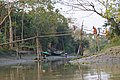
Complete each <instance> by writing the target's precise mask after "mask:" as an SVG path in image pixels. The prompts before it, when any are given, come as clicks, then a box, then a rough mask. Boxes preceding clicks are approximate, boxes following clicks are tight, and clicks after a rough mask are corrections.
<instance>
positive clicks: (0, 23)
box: [0, 9, 12, 27]
mask: <svg viewBox="0 0 120 80" xmlns="http://www.w3.org/2000/svg"><path fill="white" fill-rule="evenodd" d="M11 11H12V9H11V10H10V11H9V13H8V15H6V16H5V17H4V18H3V20H2V21H1V22H0V27H1V25H2V24H3V22H4V21H5V19H6V18H7V17H8V16H9V15H10V13H11Z"/></svg>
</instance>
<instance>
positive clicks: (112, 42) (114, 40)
mask: <svg viewBox="0 0 120 80" xmlns="http://www.w3.org/2000/svg"><path fill="white" fill-rule="evenodd" d="M118 45H120V36H115V37H114V38H112V39H111V40H110V43H109V44H108V45H106V46H105V49H106V48H110V47H112V46H118Z"/></svg>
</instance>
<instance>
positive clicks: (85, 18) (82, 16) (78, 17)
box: [55, 4, 106, 33]
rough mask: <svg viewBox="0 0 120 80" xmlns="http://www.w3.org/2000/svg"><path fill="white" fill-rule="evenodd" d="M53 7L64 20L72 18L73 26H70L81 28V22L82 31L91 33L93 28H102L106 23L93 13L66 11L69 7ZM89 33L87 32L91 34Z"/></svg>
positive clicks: (59, 5) (60, 5)
mask: <svg viewBox="0 0 120 80" xmlns="http://www.w3.org/2000/svg"><path fill="white" fill-rule="evenodd" d="M55 7H56V8H58V9H59V10H60V13H61V14H63V15H64V16H65V17H66V18H73V21H74V24H70V25H71V26H72V25H76V26H77V27H81V25H82V22H83V25H84V29H87V30H91V31H92V27H93V26H95V27H96V28H103V27H102V26H103V25H104V23H105V21H106V20H105V19H104V18H102V17H101V16H99V15H98V14H96V13H93V12H89V11H73V10H70V11H68V10H69V9H70V7H68V6H65V5H62V4H56V5H55ZM91 31H87V32H88V33H91Z"/></svg>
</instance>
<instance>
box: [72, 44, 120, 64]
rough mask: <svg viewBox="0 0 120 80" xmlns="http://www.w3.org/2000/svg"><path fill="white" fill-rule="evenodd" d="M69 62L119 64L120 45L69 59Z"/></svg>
mask: <svg viewBox="0 0 120 80" xmlns="http://www.w3.org/2000/svg"><path fill="white" fill-rule="evenodd" d="M70 63H71V64H120V46H114V47H111V48H109V49H107V50H105V51H104V52H102V53H98V54H96V55H92V56H89V57H84V58H81V59H77V60H73V61H70Z"/></svg>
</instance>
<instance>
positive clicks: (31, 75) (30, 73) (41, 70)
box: [0, 62, 120, 80]
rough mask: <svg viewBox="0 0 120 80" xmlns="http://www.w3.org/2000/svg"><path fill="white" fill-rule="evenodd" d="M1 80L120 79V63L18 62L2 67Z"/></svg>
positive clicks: (0, 68) (0, 71)
mask: <svg viewBox="0 0 120 80" xmlns="http://www.w3.org/2000/svg"><path fill="white" fill-rule="evenodd" d="M0 80H120V65H118V64H114V65H92V66H83V65H82V66H81V65H79V66H78V65H76V66H75V65H70V64H68V63H64V64H63V63H62V62H49V63H41V62H34V63H31V64H17V65H12V66H5V67H0Z"/></svg>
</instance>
